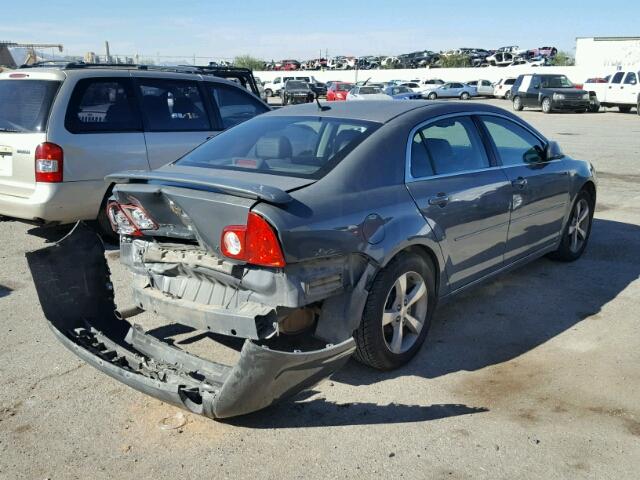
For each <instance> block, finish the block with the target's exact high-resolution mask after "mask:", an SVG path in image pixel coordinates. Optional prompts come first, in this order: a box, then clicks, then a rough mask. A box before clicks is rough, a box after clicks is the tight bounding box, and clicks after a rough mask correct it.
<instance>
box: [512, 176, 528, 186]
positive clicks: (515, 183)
mask: <svg viewBox="0 0 640 480" xmlns="http://www.w3.org/2000/svg"><path fill="white" fill-rule="evenodd" d="M511 185H513V186H514V187H519V188H524V187H525V186H526V185H527V179H526V178H524V177H518V178H516V179H515V180H511Z"/></svg>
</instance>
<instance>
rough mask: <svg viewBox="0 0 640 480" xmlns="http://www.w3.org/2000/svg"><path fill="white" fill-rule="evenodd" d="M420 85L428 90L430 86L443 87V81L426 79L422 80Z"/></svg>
mask: <svg viewBox="0 0 640 480" xmlns="http://www.w3.org/2000/svg"><path fill="white" fill-rule="evenodd" d="M421 83H422V85H424V87H425V88H429V87H431V86H438V85H444V84H445V81H444V80H442V79H440V78H428V79H426V80H423V81H422V82H421Z"/></svg>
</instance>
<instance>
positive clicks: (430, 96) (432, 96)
mask: <svg viewBox="0 0 640 480" xmlns="http://www.w3.org/2000/svg"><path fill="white" fill-rule="evenodd" d="M427 98H428V99H429V100H435V99H436V98H438V95H437V94H436V93H435V92H431V93H430V94H429V95H427Z"/></svg>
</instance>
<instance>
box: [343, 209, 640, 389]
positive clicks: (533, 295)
mask: <svg viewBox="0 0 640 480" xmlns="http://www.w3.org/2000/svg"><path fill="white" fill-rule="evenodd" d="M638 251H640V226H638V225H633V224H629V223H623V222H617V221H612V220H602V219H594V223H593V230H592V235H591V238H590V241H589V245H588V246H587V250H586V251H585V253H584V255H583V257H582V258H581V259H579V260H578V261H576V262H572V263H562V262H554V261H552V260H549V259H547V258H543V259H540V260H537V261H535V262H532V263H530V264H528V265H526V266H524V267H522V268H520V269H518V270H514V271H513V272H510V273H507V274H503V275H500V276H498V277H496V278H495V279H494V280H492V281H489V282H488V283H486V284H484V285H483V286H481V287H478V288H475V289H473V290H470V291H469V292H466V293H463V294H461V295H460V296H458V297H457V298H455V299H454V300H452V301H451V302H449V303H447V304H445V305H442V306H441V307H439V308H438V310H437V311H436V313H435V315H434V318H433V323H432V327H431V331H430V332H429V336H428V337H427V341H426V343H425V345H424V347H423V348H422V349H421V351H420V352H419V353H418V355H416V357H415V358H414V359H413V360H412V361H411V362H410V363H409V364H407V365H406V366H405V367H403V368H400V369H398V370H395V371H392V372H379V371H376V370H373V369H371V368H369V367H366V366H364V365H361V364H359V363H357V362H356V361H354V360H352V361H350V362H349V363H348V364H347V365H346V366H345V367H344V368H343V369H341V370H340V371H338V372H336V373H335V374H334V376H333V377H332V378H333V380H334V381H336V382H341V383H346V384H349V385H368V384H372V383H376V382H378V381H381V380H386V379H390V378H396V377H401V376H405V375H406V376H411V375H416V376H421V377H424V378H437V377H441V376H443V375H447V374H449V373H454V372H458V371H471V372H472V371H476V370H479V369H482V368H484V367H487V366H490V365H495V364H498V363H502V362H505V361H508V360H511V359H513V358H515V357H518V356H520V355H522V354H524V353H526V352H528V351H529V350H531V349H533V348H535V347H537V346H539V345H541V344H543V343H545V342H547V341H548V340H550V339H552V338H554V337H556V336H557V335H560V334H561V333H563V332H565V331H566V330H569V329H571V328H572V327H573V326H574V325H576V324H577V323H579V322H581V321H582V320H584V319H585V318H588V317H591V316H594V315H599V314H600V312H601V311H602V308H603V307H604V306H605V305H606V304H607V303H608V302H610V301H611V300H613V299H615V298H616V297H617V296H618V295H619V294H620V293H621V292H622V291H623V290H624V289H625V288H627V286H628V285H629V284H630V283H631V282H633V281H634V280H637V279H638V278H639V276H640V256H638Z"/></svg>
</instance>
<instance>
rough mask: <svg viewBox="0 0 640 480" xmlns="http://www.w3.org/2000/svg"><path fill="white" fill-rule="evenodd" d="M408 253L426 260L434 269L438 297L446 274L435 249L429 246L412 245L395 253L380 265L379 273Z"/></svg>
mask: <svg viewBox="0 0 640 480" xmlns="http://www.w3.org/2000/svg"><path fill="white" fill-rule="evenodd" d="M406 253H410V254H414V255H418V256H419V257H420V258H422V259H423V260H425V261H426V262H427V263H428V264H429V265H430V266H431V267H432V271H433V275H434V277H435V282H436V295H437V294H438V292H440V285H441V283H440V282H441V278H442V275H443V273H444V272H443V271H442V264H441V262H440V260H439V258H438V255H436V252H435V251H434V249H433V248H431V247H429V246H427V245H424V244H422V243H413V244H411V245H407V246H405V247H404V248H402V249H400V250H398V251H397V252H395V253H394V254H393V255H390V256H389V257H388V258H387V259H386V261H385V262H384V263H383V264H382V265H380V268H379V270H378V271H380V270H382V269H384V268H385V267H386V266H387V265H389V263H391V261H393V260H394V259H395V258H397V257H398V256H399V255H402V254H406Z"/></svg>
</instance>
